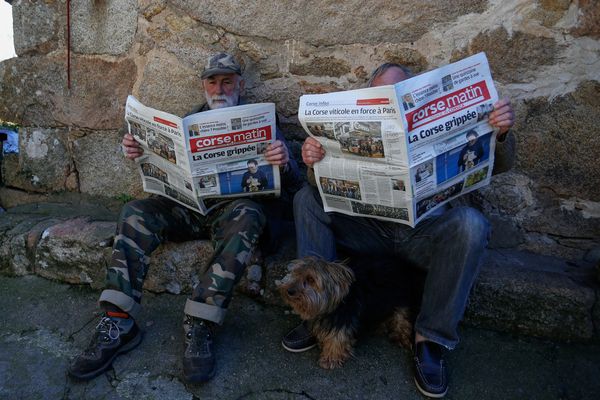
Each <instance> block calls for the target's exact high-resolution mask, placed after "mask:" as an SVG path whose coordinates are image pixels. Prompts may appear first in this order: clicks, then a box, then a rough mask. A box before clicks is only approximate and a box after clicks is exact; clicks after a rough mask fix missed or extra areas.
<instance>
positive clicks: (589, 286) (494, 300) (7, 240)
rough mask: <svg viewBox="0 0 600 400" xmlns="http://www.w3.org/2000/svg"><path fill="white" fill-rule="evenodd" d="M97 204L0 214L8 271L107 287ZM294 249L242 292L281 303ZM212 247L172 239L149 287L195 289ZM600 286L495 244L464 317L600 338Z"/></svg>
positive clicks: (585, 273) (107, 249)
mask: <svg viewBox="0 0 600 400" xmlns="http://www.w3.org/2000/svg"><path fill="white" fill-rule="evenodd" d="M80 206H81V205H80ZM90 209H94V210H96V211H97V209H96V208H93V207H88V206H85V207H80V208H77V207H75V208H69V207H66V206H65V205H62V206H60V205H57V204H54V203H39V204H30V205H28V206H27V207H20V208H19V207H17V208H13V209H9V210H7V212H6V213H4V214H3V215H2V218H1V219H0V257H1V259H0V274H3V275H29V274H35V275H39V276H42V277H45V278H48V279H53V280H57V281H62V282H67V283H71V284H88V285H90V286H91V287H93V288H98V289H99V288H102V287H103V286H104V276H105V269H106V265H107V264H108V262H109V260H110V254H111V246H112V240H113V238H114V232H115V227H116V222H114V221H115V220H116V215H115V214H114V213H113V212H107V213H105V214H99V213H98V212H96V213H95V214H93V215H91V216H90V214H91V213H90V212H89V211H90ZM77 210H79V212H77ZM288 239H291V238H288ZM294 253H295V250H294V245H293V240H287V241H285V242H284V244H283V245H282V246H281V247H280V248H279V251H278V253H277V254H274V255H269V256H268V257H266V258H264V259H263V260H261V261H260V262H257V265H253V266H252V267H251V268H249V269H248V270H247V273H246V276H245V277H244V278H243V279H242V282H240V284H239V285H238V291H240V292H242V293H245V294H248V295H251V296H252V297H255V298H257V299H259V300H261V301H263V302H265V303H268V304H277V305H281V300H280V297H279V295H278V293H277V291H276V285H275V281H276V280H278V279H281V277H282V276H283V275H285V273H286V264H287V262H288V261H289V260H290V259H292V258H294ZM212 254H213V249H212V246H211V244H210V242H209V241H202V240H200V241H190V242H185V243H167V244H164V245H162V246H160V247H159V249H158V250H157V251H156V252H155V253H154V254H153V256H152V261H151V266H150V271H149V273H148V277H147V279H146V282H145V286H144V288H145V289H146V290H148V291H151V292H155V293H160V292H168V293H173V294H180V293H190V292H191V290H192V288H193V286H194V285H195V284H196V283H197V282H198V277H199V275H200V274H202V273H203V271H204V269H205V268H206V265H207V263H208V261H209V260H210V258H211V257H212ZM599 291H600V290H599V285H598V281H597V279H596V276H595V270H594V268H593V267H592V266H591V265H589V264H585V263H583V262H581V263H577V264H576V263H572V262H567V261H565V260H561V259H557V258H552V257H545V256H538V255H534V254H530V253H524V252H518V251H497V250H496V251H494V250H490V251H488V252H487V254H486V257H485V259H484V261H483V266H482V271H481V274H480V276H479V278H478V280H477V282H476V283H475V286H474V288H473V292H472V295H471V298H470V303H469V306H468V308H467V311H466V314H465V318H464V321H465V323H467V324H470V325H475V326H479V327H485V328H489V329H494V330H498V331H505V332H512V333H517V334H527V335H533V336H540V337H547V338H553V339H561V340H590V339H597V338H598V337H599V336H600V335H599V334H598V327H600V315H599V314H600V312H598V310H597V308H598V307H595V305H596V303H597V297H598V296H597V293H598V292H599Z"/></svg>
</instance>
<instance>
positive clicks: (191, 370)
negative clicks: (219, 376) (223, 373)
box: [183, 315, 215, 383]
mask: <svg viewBox="0 0 600 400" xmlns="http://www.w3.org/2000/svg"><path fill="white" fill-rule="evenodd" d="M183 330H184V331H185V351H184V353H183V378H184V380H185V381H186V382H188V383H201V382H207V381H209V380H210V379H212V378H213V377H214V376H215V353H214V351H213V332H212V328H211V327H210V326H209V322H207V321H204V320H202V319H199V318H193V317H190V316H189V315H186V318H185V321H184V322H183Z"/></svg>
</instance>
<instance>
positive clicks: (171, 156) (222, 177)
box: [125, 96, 281, 215]
mask: <svg viewBox="0 0 600 400" xmlns="http://www.w3.org/2000/svg"><path fill="white" fill-rule="evenodd" d="M125 120H126V121H127V124H128V128H129V133H130V134H131V135H132V136H133V137H134V138H135V140H136V141H137V142H138V143H139V144H140V146H141V147H142V148H143V150H144V155H143V156H141V157H139V158H137V159H136V163H137V164H138V165H139V171H140V175H141V177H142V183H143V188H144V191H146V192H148V193H154V194H158V195H162V196H165V197H168V198H170V199H172V200H174V201H176V202H178V203H180V204H182V205H184V206H186V207H188V208H191V209H193V210H194V211H197V212H200V213H201V214H203V215H204V214H206V213H207V211H208V209H207V208H206V204H205V200H206V199H208V198H229V197H241V196H257V195H275V196H279V192H280V188H281V182H280V175H279V168H277V167H275V166H272V165H271V164H269V163H268V162H267V161H266V160H265V158H264V152H265V150H266V149H267V146H268V145H269V144H271V143H273V142H274V141H275V138H276V127H275V105H274V104H273V103H259V104H248V105H241V106H236V107H227V108H223V109H218V110H209V111H204V112H199V113H196V114H192V115H189V116H187V117H185V118H179V117H177V116H175V115H172V114H168V113H165V112H162V111H159V110H156V109H153V108H150V107H146V106H144V105H143V104H141V103H140V102H139V101H138V100H137V99H135V97H133V96H129V97H128V98H127V104H126V107H125Z"/></svg>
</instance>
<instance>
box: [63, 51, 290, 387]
mask: <svg viewBox="0 0 600 400" xmlns="http://www.w3.org/2000/svg"><path fill="white" fill-rule="evenodd" d="M241 73H242V71H241V68H240V65H239V64H238V62H237V61H236V60H235V59H234V58H233V56H231V55H230V54H227V53H219V54H216V55H214V56H213V57H211V58H210V59H209V61H208V64H207V65H206V67H205V69H204V72H203V73H202V76H201V78H202V83H203V86H204V91H205V97H206V101H207V103H206V104H205V105H203V106H202V107H200V108H198V109H195V110H193V111H192V113H195V112H202V111H206V110H210V109H217V108H223V107H231V106H235V105H238V104H242V103H243V101H242V100H241V98H240V93H241V91H242V90H243V88H244V80H243V78H242V76H241ZM123 149H124V152H125V155H126V157H128V158H130V159H135V158H137V157H140V156H141V155H142V153H143V149H142V148H140V146H139V144H138V143H137V142H136V141H135V140H134V138H133V136H131V135H129V134H127V135H125V137H124V138H123ZM264 155H265V159H266V160H267V161H268V162H269V163H271V164H273V165H278V166H279V167H280V171H281V180H282V197H285V196H286V194H287V195H289V198H290V199H291V195H293V193H291V192H293V189H294V188H298V187H299V186H300V184H301V180H300V175H299V172H298V167H297V165H296V163H295V161H294V160H293V159H291V158H290V156H289V151H288V148H287V144H286V142H285V139H284V137H283V135H281V133H280V132H279V130H277V140H276V141H275V142H274V143H273V144H271V145H269V147H268V148H267V150H266V152H265V153H264ZM281 208H282V207H277V206H275V207H274V206H273V205H272V204H270V205H269V207H263V205H261V204H260V203H258V202H256V201H254V200H249V199H238V200H233V201H228V202H223V203H219V204H218V205H217V206H216V207H215V208H214V209H213V210H212V211H211V212H210V213H209V214H208V215H206V216H202V215H200V214H198V213H195V212H193V211H191V210H189V209H188V208H186V207H183V206H181V205H179V204H177V203H176V202H174V201H172V200H169V199H167V198H163V197H152V198H148V199H144V200H135V201H132V202H130V203H128V204H126V205H125V207H124V208H123V210H122V211H121V215H120V217H119V223H118V226H117V235H116V237H115V242H114V245H113V253H112V259H111V263H110V265H109V267H108V272H107V280H106V289H105V290H104V291H103V292H102V294H101V296H100V300H99V303H100V306H101V307H102V309H103V310H104V314H103V315H102V317H101V319H100V322H99V323H98V325H97V327H96V330H95V332H94V335H93V338H92V340H91V342H90V344H89V346H88V348H87V349H86V350H84V351H83V352H82V353H81V354H80V355H79V356H77V357H76V358H75V359H74V360H73V361H72V363H71V365H70V366H69V374H70V375H71V376H73V377H75V378H79V379H92V378H94V377H96V376H98V375H100V374H101V373H103V372H104V371H106V370H107V369H108V368H110V366H111V364H112V362H113V360H114V359H115V357H117V356H118V355H119V354H122V353H125V352H127V351H129V350H131V349H133V348H135V347H136V346H137V345H138V344H139V343H140V342H141V340H142V334H141V331H140V329H139V327H138V325H137V323H136V318H137V317H138V315H139V313H140V309H141V306H140V301H141V296H142V286H143V283H144V279H145V277H146V274H147V272H148V264H149V260H150V258H149V256H150V254H151V253H152V252H153V251H154V250H155V249H156V248H157V247H158V246H159V245H160V244H161V243H162V242H164V241H166V240H169V241H183V240H193V239H200V238H206V237H210V239H211V240H212V242H213V245H214V247H215V254H214V256H213V259H212V260H211V261H210V263H209V267H208V270H207V271H206V273H205V274H204V275H203V276H202V277H201V279H200V282H199V283H198V284H197V285H196V286H195V288H194V291H193V293H192V296H191V298H190V299H188V300H187V303H186V305H185V308H184V313H185V321H184V331H185V352H184V356H183V373H184V379H185V380H186V381H187V382H190V383H197V382H205V381H207V380H209V379H211V378H212V377H213V376H214V374H215V356H214V352H213V345H212V344H213V334H214V332H213V328H214V325H215V324H221V323H222V322H223V319H224V318H225V313H226V310H227V307H228V305H229V302H230V300H231V295H232V291H233V288H234V286H235V284H236V283H237V282H238V281H239V279H240V277H241V274H242V273H243V271H244V270H245V268H246V267H247V264H248V262H249V260H250V257H251V256H252V253H253V252H254V251H255V249H256V246H257V244H258V241H259V238H260V237H261V235H262V234H263V231H265V229H268V230H270V228H272V226H276V225H277V223H276V221H273V220H272V215H270V214H267V213H272V212H273V210H274V209H281ZM267 221H269V224H267ZM272 236H273V235H272Z"/></svg>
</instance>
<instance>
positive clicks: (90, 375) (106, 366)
mask: <svg viewBox="0 0 600 400" xmlns="http://www.w3.org/2000/svg"><path fill="white" fill-rule="evenodd" d="M142 336H143V334H142V331H141V330H140V331H138V334H137V335H135V337H134V338H133V339H131V341H130V342H129V343H127V344H126V345H125V346H123V347H121V348H120V349H119V350H117V352H116V353H115V354H113V356H112V357H111V358H109V359H108V360H107V361H106V362H105V363H104V364H103V365H102V366H101V367H100V368H98V369H95V370H93V371H90V372H87V373H85V374H79V373H77V372H73V371H71V369H69V371H68V372H69V375H70V376H71V377H73V378H75V379H79V380H82V381H87V380H90V379H93V378H95V377H97V376H98V375H102V374H103V373H104V372H105V371H106V370H107V369H109V368H110V366H111V365H112V363H113V361H114V360H115V358H117V356H119V355H121V354H125V353H127V352H128V351H131V350H133V349H135V348H136V347H138V345H139V344H140V343H141V342H142Z"/></svg>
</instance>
